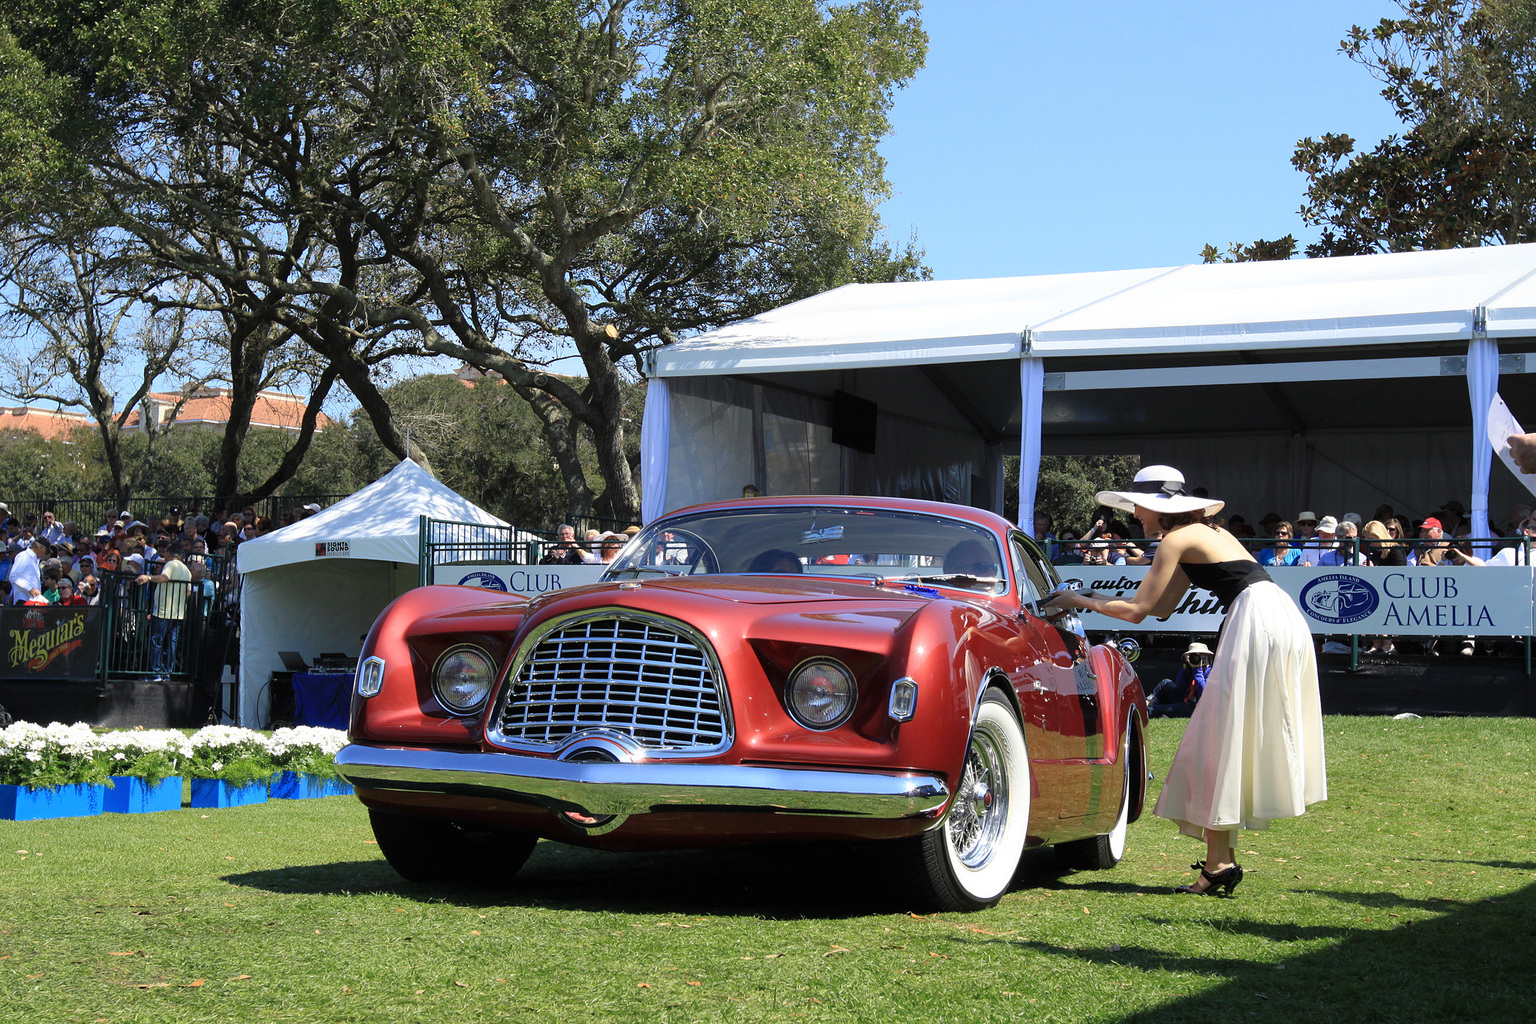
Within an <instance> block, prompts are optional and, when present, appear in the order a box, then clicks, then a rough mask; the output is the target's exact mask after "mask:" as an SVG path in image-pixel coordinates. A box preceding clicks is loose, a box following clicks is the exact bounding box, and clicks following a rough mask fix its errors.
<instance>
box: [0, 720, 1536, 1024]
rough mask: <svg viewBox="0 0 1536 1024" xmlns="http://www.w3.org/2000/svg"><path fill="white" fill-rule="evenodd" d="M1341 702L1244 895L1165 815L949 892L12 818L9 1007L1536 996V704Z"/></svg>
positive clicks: (144, 1017) (515, 1014)
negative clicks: (934, 901)
mask: <svg viewBox="0 0 1536 1024" xmlns="http://www.w3.org/2000/svg"><path fill="white" fill-rule="evenodd" d="M1182 728H1183V724H1182V723H1180V722H1169V721H1158V722H1154V723H1153V724H1152V730H1151V736H1150V741H1151V746H1152V751H1151V754H1152V763H1153V765H1154V767H1155V769H1156V770H1157V771H1158V773H1159V775H1161V770H1162V769H1163V768H1164V767H1166V765H1167V764H1168V761H1169V758H1170V757H1171V755H1172V753H1173V749H1174V746H1175V745H1176V744H1177V742H1178V737H1179V735H1180V733H1181V731H1182ZM1327 728H1328V742H1329V752H1328V753H1329V788H1330V790H1331V794H1332V795H1331V798H1330V799H1329V801H1328V802H1327V803H1325V804H1322V805H1319V806H1318V807H1316V808H1314V809H1313V811H1312V812H1310V813H1309V814H1307V816H1306V817H1304V818H1300V819H1297V820H1293V821H1281V822H1276V823H1275V825H1274V827H1273V828H1272V829H1271V830H1270V831H1269V832H1268V833H1245V834H1244V835H1243V838H1242V840H1241V842H1240V845H1239V851H1240V859H1241V861H1242V862H1243V865H1244V867H1245V869H1246V872H1247V877H1246V879H1245V880H1244V882H1243V884H1242V885H1241V887H1239V889H1238V896H1237V898H1236V899H1233V900H1218V899H1200V898H1196V897H1191V896H1175V895H1172V894H1171V892H1170V890H1171V889H1172V888H1173V886H1175V885H1178V884H1181V883H1183V882H1186V881H1189V880H1190V878H1191V877H1192V873H1191V872H1190V871H1189V870H1188V865H1189V862H1190V861H1191V860H1192V859H1194V858H1195V857H1197V856H1200V855H1201V850H1200V848H1199V847H1198V846H1197V844H1195V843H1194V842H1192V841H1191V840H1189V839H1185V838H1181V837H1179V836H1178V835H1177V833H1176V830H1175V829H1174V827H1173V826H1172V825H1171V824H1169V823H1168V822H1165V821H1162V820H1160V819H1155V818H1152V817H1150V815H1149V816H1148V817H1145V818H1143V820H1142V821H1140V822H1138V823H1137V824H1134V825H1132V826H1131V833H1130V842H1129V850H1128V853H1127V856H1126V859H1125V861H1124V862H1123V863H1122V864H1121V865H1120V866H1119V867H1118V868H1116V869H1115V870H1113V871H1108V872H1099V873H1091V872H1083V873H1075V872H1063V871H1061V870H1059V869H1057V868H1056V867H1055V866H1054V863H1053V860H1052V858H1051V856H1050V855H1049V853H1048V852H1046V851H1040V852H1032V853H1030V854H1029V855H1027V857H1026V863H1025V866H1024V869H1023V870H1022V871H1021V873H1020V876H1019V879H1018V882H1017V885H1016V887H1015V889H1014V891H1013V892H1011V893H1010V894H1009V895H1008V896H1007V897H1006V898H1005V899H1004V900H1003V901H1002V903H1001V904H999V905H998V906H997V907H996V908H994V909H992V910H989V911H985V912H983V913H978V914H970V915H964V914H946V915H935V916H916V915H913V914H910V913H908V912H907V911H906V907H905V906H904V905H903V902H902V897H901V895H900V894H899V893H892V892H889V891H888V890H887V889H886V888H884V887H882V886H880V885H878V884H875V883H872V882H871V881H870V877H871V873H870V872H869V871H868V870H867V869H868V865H869V863H870V855H869V852H868V851H867V850H863V849H859V848H855V847H843V846H818V847H815V848H800V847H796V848H779V849H767V850H763V849H754V850H747V851H741V850H721V851H708V852H687V853H667V854H628V855H624V854H598V853H591V852H586V851H582V850H577V849H575V848H572V847H566V846H558V845H555V844H550V843H541V844H540V845H539V848H538V849H537V850H536V851H535V852H534V855H533V857H532V859H531V860H530V861H529V863H528V866H527V867H526V868H524V870H523V871H522V873H521V874H520V875H519V876H518V879H517V882H516V884H515V885H513V886H512V887H511V888H510V889H507V890H505V891H502V892H499V893H493V892H486V891H482V890H475V889H468V888H451V887H419V886H413V885H410V884H407V883H405V882H404V881H402V880H401V879H400V878H399V877H398V876H397V875H395V874H394V872H392V871H391V870H390V869H389V867H388V866H387V865H386V864H385V863H384V862H383V860H382V859H380V857H379V854H378V850H377V847H376V846H374V845H373V843H372V842H371V838H372V836H371V833H370V832H369V829H368V823H367V818H366V815H365V814H364V812H363V810H362V808H361V806H360V805H359V804H358V803H357V802H356V801H355V800H353V799H351V798H346V797H331V798H328V799H325V800H311V801H295V802H281V803H270V804H266V805H264V806H258V807H251V808H241V809H235V810H223V811H197V810H186V809H184V810H181V811H174V812H167V813H162V814H154V815H142V816H132V817H122V816H116V815H109V816H107V817H105V818H88V819H71V820H56V821H47V822H30V823H14V822H0V837H3V843H0V1020H3V1021H12V1020H14V1021H78V1022H84V1024H93V1022H111V1024H119V1022H138V1021H142V1022H146V1024H148V1022H154V1024H162V1022H179V1021H202V1020H249V1021H274V1022H276V1021H327V1022H328V1021H432V1022H437V1021H458V1020H466V1021H468V1020H476V1021H479V1020H485V1021H495V1020H529V1021H533V1020H538V1021H542V1022H548V1024H555V1022H563V1021H588V1020H591V1021H647V1022H650V1021H700V1020H705V1021H713V1020H722V1021H734V1020H742V1021H758V1020H785V1021H805V1020H809V1021H847V1020H858V1021H880V1022H900V1021H905V1020H922V1021H957V1022H960V1021H964V1022H973V1021H989V1020H1008V1021H1013V1020H1028V1021H1138V1022H1139V1021H1146V1022H1149V1024H1150V1022H1154V1021H1155V1022H1159V1024H1161V1022H1173V1021H1199V1022H1202V1024H1210V1022H1216V1021H1230V1020H1234V1019H1243V1020H1248V1019H1251V1020H1258V1021H1291V1020H1295V1021H1308V1022H1326V1024H1336V1022H1348V1021H1371V1022H1377V1021H1403V1022H1427V1021H1462V1020H1465V1021H1477V1022H1480V1024H1486V1022H1504V1021H1508V1022H1512V1024H1513V1022H1518V1024H1526V1022H1528V1021H1530V1020H1532V1019H1533V1018H1536V1000H1533V998H1532V997H1531V995H1530V994H1529V993H1528V991H1527V989H1528V985H1529V983H1530V981H1531V979H1532V978H1533V977H1536V886H1533V884H1532V883H1533V881H1536V851H1533V849H1532V847H1533V844H1532V837H1533V835H1536V831H1533V829H1536V822H1533V820H1532V816H1533V811H1536V795H1533V793H1532V781H1533V780H1532V764H1533V761H1532V747H1533V734H1536V730H1533V723H1532V722H1531V721H1530V720H1529V719H1423V720H1416V721H1402V722H1398V721H1392V720H1386V719H1379V718H1349V719H1344V718H1333V719H1329V720H1328V722H1327ZM1158 784H1159V783H1154V784H1153V788H1154V796H1155V790H1156V787H1157V785H1158ZM1149 807H1150V803H1149Z"/></svg>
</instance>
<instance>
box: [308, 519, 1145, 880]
mask: <svg viewBox="0 0 1536 1024" xmlns="http://www.w3.org/2000/svg"><path fill="white" fill-rule="evenodd" d="M1057 584H1058V580H1057V577H1056V574H1055V571H1054V570H1053V569H1052V568H1051V566H1050V564H1049V562H1048V561H1047V560H1046V559H1045V558H1043V557H1042V556H1041V554H1040V552H1039V550H1038V549H1037V548H1036V547H1035V545H1034V543H1033V542H1032V541H1031V540H1029V539H1028V538H1026V537H1025V536H1024V535H1023V534H1022V533H1021V532H1020V531H1018V530H1017V529H1015V528H1014V527H1013V526H1012V525H1011V524H1009V523H1008V522H1007V521H1006V520H1003V519H1001V518H999V517H998V516H995V515H992V514H990V513H987V512H983V511H979V510H976V509H972V508H965V507H961V506H955V505H946V504H940V503H936V502H926V501H911V500H900V499H887V498H851V497H837V498H831V497H826V496H820V497H796V498H774V499H761V498H759V499H753V500H743V501H734V502H725V503H720V504H713V505H705V506H697V507H693V508H687V509H683V510H680V511H678V512H675V513H672V514H671V515H668V516H666V517H665V518H662V519H660V520H658V521H656V522H654V523H653V524H651V525H650V526H649V527H648V528H647V529H645V530H643V531H641V533H640V534H639V535H637V536H636V537H635V538H634V539H633V540H632V541H631V542H630V543H629V545H628V546H627V547H626V548H625V549H624V550H623V551H622V552H621V553H620V554H619V556H618V558H617V559H615V560H614V561H613V563H612V564H611V565H610V566H609V568H608V570H607V571H606V572H605V573H604V575H603V578H602V581H601V582H599V583H597V584H595V585H592V586H584V587H577V588H574V589H570V590H561V591H557V592H554V593H550V594H546V595H544V596H541V597H539V598H536V599H534V600H532V601H524V600H522V599H520V598H511V599H509V598H508V597H507V596H506V595H505V594H498V593H496V592H494V591H486V590H478V589H473V588H467V587H441V586H434V587H422V588H420V589H418V590H414V591H411V592H410V593H408V594H406V595H405V596H403V597H401V598H400V599H399V600H397V601H395V602H394V604H392V605H391V606H390V607H389V608H388V609H386V610H385V611H384V613H383V614H382V615H381V616H380V617H379V619H378V621H377V622H376V623H375V624H374V626H373V630H372V631H371V632H370V633H369V635H368V640H367V643H366V646H365V647H364V649H363V656H362V661H361V664H360V666H359V669H358V674H357V680H356V687H355V693H354V695H353V698H352V709H351V728H350V740H351V742H350V744H349V745H348V746H347V747H346V748H345V749H344V750H343V751H342V752H341V754H340V755H339V756H338V758H337V764H338V766H339V768H340V770H341V774H342V775H344V776H345V777H346V779H347V780H348V781H349V782H351V783H352V784H353V785H354V786H355V787H356V789H357V794H358V796H359V798H360V799H361V800H362V801H363V803H364V804H366V805H367V807H368V808H369V813H370V816H371V819H372V823H373V830H374V834H375V836H376V837H377V839H378V843H379V848H380V850H381V851H383V853H384V856H385V857H386V858H387V859H388V860H389V862H390V864H391V865H393V866H394V867H395V868H396V869H397V870H398V871H399V872H400V873H401V874H402V875H404V876H405V877H406V878H408V879H411V880H414V881H422V880H429V879H446V880H454V879H463V880H466V881H468V880H476V879H480V878H484V877H492V878H496V879H505V878H507V877H510V876H511V875H512V874H513V873H514V872H515V871H516V870H517V869H518V868H519V867H520V866H521V865H522V863H523V861H524V860H525V859H526V858H527V856H528V854H529V852H530V851H531V850H532V848H533V845H534V843H535V841H536V840H538V839H539V838H545V839H552V840H557V841H559V842H565V843H575V844H580V845H583V846H592V847H600V848H604V849H613V850H633V849H644V848H652V849H654V848H680V847H691V846H705V845H711V844H725V843H747V842H751V843H758V842H764V841H775V840H829V839H836V840H855V841H862V842H866V843H868V844H870V845H871V846H872V847H875V848H878V849H879V850H880V851H881V852H882V853H883V854H885V855H888V856H890V857H893V858H897V859H898V860H901V861H904V862H905V863H906V864H907V865H909V866H910V868H911V869H912V870H911V877H913V878H915V879H917V881H918V889H917V891H916V892H911V891H907V892H905V893H904V899H905V900H907V901H908V902H909V903H910V902H912V901H916V902H917V903H919V904H921V905H923V906H927V907H932V908H942V909H975V908H979V907H984V906H988V905H990V904H992V903H994V902H996V901H997V900H998V899H999V898H1000V897H1001V896H1002V895H1003V893H1005V892H1006V891H1007V890H1008V887H1009V884H1010V882H1011V881H1012V879H1013V875H1014V873H1015V871H1016V869H1017V867H1018V864H1019V859H1020V855H1021V854H1022V852H1023V850H1024V849H1025V848H1026V847H1030V846H1037V845H1041V844H1054V845H1055V846H1056V849H1057V851H1058V852H1059V853H1060V854H1061V856H1062V857H1064V858H1065V859H1066V860H1067V862H1068V863H1070V864H1071V865H1073V866H1076V867H1082V868H1107V867H1112V866H1113V865H1114V864H1115V863H1117V862H1118V861H1119V859H1120V857H1121V855H1122V853H1123V851H1124V846H1125V832H1126V825H1127V823H1129V822H1131V821H1135V820H1136V819H1137V818H1138V817H1139V816H1140V814H1141V811H1142V804H1143V799H1144V797H1145V793H1146V780H1147V770H1146V745H1145V743H1144V742H1143V737H1144V736H1145V728H1146V719H1147V712H1146V700H1145V697H1144V695H1143V693H1142V688H1141V684H1140V682H1139V681H1138V680H1137V678H1136V674H1135V672H1134V671H1133V670H1132V669H1131V667H1130V665H1129V664H1127V662H1126V660H1125V658H1124V657H1123V656H1122V654H1121V652H1120V651H1119V650H1118V649H1116V648H1114V647H1113V646H1108V645H1104V646H1093V645H1091V644H1089V643H1088V642H1087V641H1086V640H1085V639H1084V637H1083V636H1082V633H1081V629H1080V627H1078V626H1077V624H1076V622H1075V621H1074V620H1070V619H1067V620H1063V619H1057V620H1054V621H1052V620H1047V619H1045V618H1042V617H1041V614H1040V606H1041V601H1042V599H1043V598H1044V597H1045V596H1047V595H1048V594H1049V593H1050V592H1051V591H1052V590H1053V589H1054V587H1056V586H1057Z"/></svg>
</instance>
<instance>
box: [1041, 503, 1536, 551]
mask: <svg viewBox="0 0 1536 1024" xmlns="http://www.w3.org/2000/svg"><path fill="white" fill-rule="evenodd" d="M1195 494H1196V496H1201V495H1200V491H1199V490H1196V492H1195ZM1224 511H1225V510H1224ZM1212 523H1213V525H1217V526H1224V527H1225V528H1226V529H1227V530H1229V531H1230V532H1231V533H1232V534H1233V535H1234V536H1236V537H1237V538H1238V539H1239V540H1241V541H1242V542H1243V543H1244V544H1245V545H1246V546H1247V547H1248V548H1249V550H1251V551H1252V552H1253V554H1254V557H1255V558H1256V559H1258V561H1259V563H1260V564H1261V565H1266V566H1270V565H1305V566H1335V565H1392V566H1407V565H1439V564H1441V563H1445V564H1457V565H1485V564H1501V563H1502V564H1507V565H1515V564H1520V565H1523V564H1525V557H1526V555H1525V544H1524V540H1525V538H1526V537H1527V536H1531V535H1536V515H1533V513H1532V510H1531V507H1530V506H1528V505H1516V506H1515V507H1514V508H1513V509H1512V510H1511V511H1510V513H1509V515H1508V516H1507V517H1505V518H1504V519H1502V520H1500V521H1498V522H1491V523H1490V527H1491V529H1492V530H1493V533H1494V537H1493V540H1494V546H1495V548H1496V553H1495V554H1494V555H1493V557H1492V558H1483V557H1478V556H1477V555H1476V554H1474V548H1473V543H1472V538H1471V522H1470V520H1469V519H1468V518H1467V511H1466V507H1465V506H1464V505H1463V504H1462V503H1461V502H1460V501H1458V500H1456V499H1454V498H1453V499H1451V500H1450V501H1447V502H1446V503H1445V504H1443V505H1441V506H1440V507H1439V508H1438V509H1436V510H1435V511H1434V512H1433V513H1432V514H1430V515H1427V516H1423V517H1413V516H1409V515H1404V514H1399V513H1398V512H1397V511H1395V510H1394V509H1393V508H1392V506H1391V505H1379V506H1377V508H1376V511H1375V512H1374V513H1373V514H1372V516H1371V518H1370V519H1368V520H1366V519H1363V517H1362V516H1361V515H1360V513H1358V512H1344V513H1342V514H1338V515H1335V514H1332V513H1325V514H1323V515H1319V514H1318V513H1316V512H1313V511H1311V510H1309V509H1303V510H1302V511H1300V512H1298V513H1296V516H1295V517H1294V518H1293V519H1284V518H1282V517H1281V515H1280V514H1279V513H1278V512H1269V513H1267V514H1265V515H1264V516H1263V517H1262V518H1261V519H1259V520H1258V524H1257V526H1255V525H1253V524H1251V523H1250V522H1249V521H1248V519H1247V518H1246V517H1244V516H1243V515H1242V514H1240V513H1227V514H1225V515H1221V516H1217V517H1216V518H1215V519H1213V520H1212ZM1035 537H1036V538H1037V539H1038V540H1039V541H1040V542H1041V544H1042V545H1043V546H1044V547H1045V550H1046V553H1047V555H1048V556H1049V557H1050V559H1051V561H1052V562H1054V563H1055V564H1057V565H1145V564H1148V563H1150V562H1151V560H1152V558H1151V554H1152V551H1153V550H1154V549H1155V548H1156V545H1157V538H1156V537H1143V536H1141V528H1140V524H1138V523H1136V522H1135V521H1134V520H1130V521H1127V520H1125V519H1122V518H1118V517H1117V516H1116V514H1115V513H1114V511H1113V510H1111V509H1104V508H1101V509H1099V510H1098V511H1097V513H1096V514H1095V518H1094V522H1093V524H1092V526H1090V527H1089V528H1088V529H1086V530H1078V529H1075V528H1073V527H1070V526H1064V527H1062V528H1061V529H1059V530H1056V529H1053V523H1052V520H1051V517H1050V516H1049V515H1046V514H1044V513H1040V514H1037V515H1036V516H1035Z"/></svg>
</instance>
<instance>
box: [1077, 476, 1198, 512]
mask: <svg viewBox="0 0 1536 1024" xmlns="http://www.w3.org/2000/svg"><path fill="white" fill-rule="evenodd" d="M1094 500H1095V501H1097V502H1098V503H1099V504H1100V505H1108V506H1109V507H1110V508H1117V509H1119V510H1120V511H1122V512H1135V511H1136V507H1137V506H1138V505H1139V506H1141V507H1142V508H1149V509H1151V510H1152V511H1154V512H1159V513H1161V514H1163V515H1165V516H1173V515H1178V514H1179V513H1181V512H1199V513H1200V514H1202V515H1207V516H1211V515H1215V514H1216V513H1217V512H1220V511H1221V507H1222V506H1223V505H1225V504H1226V502H1224V501H1213V500H1212V499H1210V498H1196V497H1195V496H1193V495H1190V494H1185V493H1184V474H1183V473H1180V472H1179V471H1178V470H1176V469H1174V468H1173V467H1172V466H1148V467H1147V468H1145V469H1143V470H1142V471H1141V472H1139V473H1137V474H1136V480H1135V482H1133V483H1132V484H1131V489H1130V490H1128V491H1100V492H1099V493H1098V494H1097V495H1095V496H1094Z"/></svg>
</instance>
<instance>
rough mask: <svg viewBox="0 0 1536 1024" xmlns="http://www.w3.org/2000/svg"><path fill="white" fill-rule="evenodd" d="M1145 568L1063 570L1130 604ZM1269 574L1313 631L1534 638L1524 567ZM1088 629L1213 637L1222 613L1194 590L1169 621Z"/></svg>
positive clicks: (1108, 622) (1093, 617) (1091, 617)
mask: <svg viewBox="0 0 1536 1024" xmlns="http://www.w3.org/2000/svg"><path fill="white" fill-rule="evenodd" d="M1147 568H1148V567H1147V566H1142V565H1120V566H1114V565H1110V566H1099V565H1094V566H1088V565H1059V566H1057V567H1056V571H1057V572H1058V573H1060V574H1061V578H1062V579H1063V580H1066V581H1071V580H1078V581H1080V582H1081V583H1082V585H1083V587H1084V588H1087V589H1091V590H1097V591H1099V592H1100V593H1103V594H1106V595H1109V596H1113V597H1130V595H1131V594H1132V593H1134V592H1135V590H1136V588H1137V587H1138V586H1140V585H1141V580H1142V578H1143V577H1144V576H1146V574H1147ZM1265 571H1266V572H1268V573H1269V575H1270V576H1271V577H1272V578H1273V579H1274V581H1275V582H1276V583H1277V584H1279V585H1280V586H1281V587H1282V588H1283V589H1284V590H1285V591H1286V593H1288V594H1290V595H1291V597H1292V598H1294V599H1295V601H1296V604H1297V605H1298V606H1299V607H1300V608H1301V611H1302V614H1304V615H1305V616H1306V617H1307V621H1308V622H1309V623H1311V626H1312V632H1313V633H1318V634H1328V635H1348V634H1351V633H1355V634H1361V635H1368V636H1377V635H1381V634H1386V635H1388V636H1532V635H1536V629H1533V625H1536V623H1533V618H1532V601H1531V597H1532V593H1533V586H1532V570H1531V567H1530V566H1525V565H1513V566H1503V565H1486V566H1456V567H1449V568H1438V567H1436V568H1417V567H1410V568H1406V569H1396V568H1388V567H1385V566H1324V567H1317V568H1312V567H1303V566H1274V567H1271V568H1269V569H1267V570H1265ZM1082 620H1083V626H1084V628H1086V629H1089V630H1104V631H1111V632H1128V631H1131V630H1142V631H1147V632H1158V633H1215V632H1216V631H1217V630H1218V629H1220V628H1221V620H1222V611H1221V609H1220V608H1218V606H1217V604H1216V598H1215V596H1214V595H1212V594H1211V593H1210V592H1209V591H1206V590H1200V589H1197V588H1194V587H1191V588H1190V590H1189V592H1188V593H1187V594H1185V595H1184V599H1183V600H1182V601H1180V602H1179V606H1178V607H1177V608H1176V609H1174V612H1173V614H1172V615H1170V616H1169V617H1168V618H1167V619H1153V618H1148V619H1145V620H1143V621H1142V622H1140V623H1138V624H1136V625H1132V624H1131V623H1129V622H1124V621H1122V620H1120V619H1114V618H1110V617H1109V616H1106V615H1098V614H1096V613H1093V612H1084V613H1083V615H1082Z"/></svg>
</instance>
